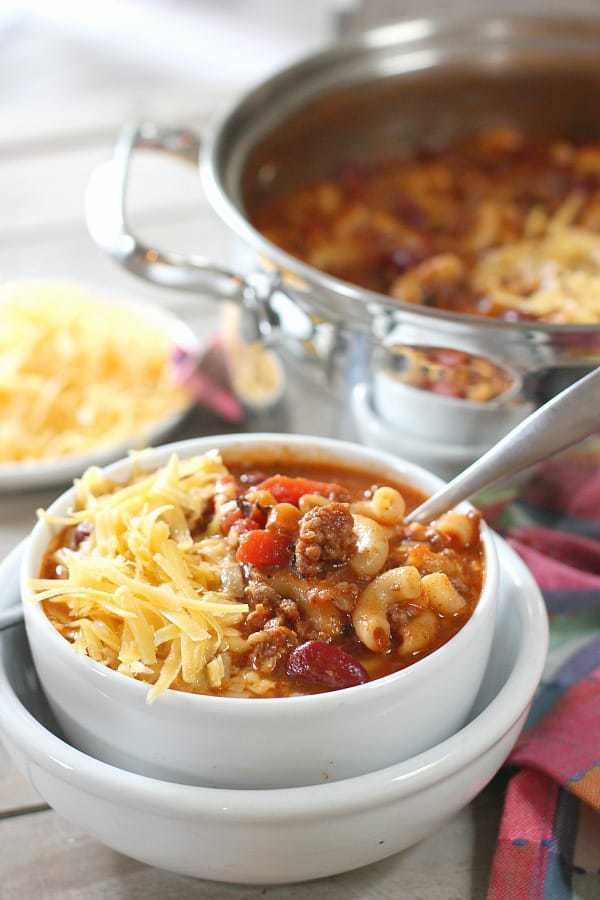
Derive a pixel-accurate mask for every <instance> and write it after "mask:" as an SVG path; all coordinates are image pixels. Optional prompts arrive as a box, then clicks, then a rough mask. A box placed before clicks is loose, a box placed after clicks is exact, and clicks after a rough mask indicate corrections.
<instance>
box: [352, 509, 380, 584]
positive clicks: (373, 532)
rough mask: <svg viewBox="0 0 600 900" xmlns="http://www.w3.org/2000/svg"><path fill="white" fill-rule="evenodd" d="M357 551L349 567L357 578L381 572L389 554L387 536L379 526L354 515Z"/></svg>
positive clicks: (372, 520)
mask: <svg viewBox="0 0 600 900" xmlns="http://www.w3.org/2000/svg"><path fill="white" fill-rule="evenodd" d="M353 518H354V534H355V536H356V547H357V551H356V553H355V554H354V556H353V557H352V559H351V560H350V565H351V566H352V568H353V570H354V571H355V572H356V574H357V575H358V576H359V577H364V578H368V577H369V576H371V575H377V573H378V572H381V570H382V569H383V567H384V565H385V562H386V560H387V558H388V553H389V542H388V538H387V535H386V533H385V531H384V529H383V528H382V527H381V525H380V524H379V523H378V522H376V521H375V520H374V519H370V518H369V517H368V516H361V515H354V516H353Z"/></svg>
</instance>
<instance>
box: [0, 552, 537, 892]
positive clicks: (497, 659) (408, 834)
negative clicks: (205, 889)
mask: <svg viewBox="0 0 600 900" xmlns="http://www.w3.org/2000/svg"><path fill="white" fill-rule="evenodd" d="M497 540H498V551H499V558H500V565H501V570H502V573H503V574H502V579H503V586H502V589H501V591H500V603H499V609H498V619H497V625H496V633H495V638H494V644H493V648H492V653H491V656H490V660H489V664H488V667H487V670H486V675H485V678H484V682H483V685H482V688H481V690H480V692H479V695H478V699H477V701H476V704H475V708H474V711H473V713H472V715H471V718H470V721H469V723H468V724H467V725H466V726H465V727H464V728H463V729H461V730H460V731H459V732H457V733H456V734H455V735H453V736H452V737H451V738H449V739H448V740H446V741H443V742H442V743H440V744H438V745H437V746H436V747H434V748H433V749H431V750H428V751H426V752H425V753H421V754H419V756H415V757H413V758H412V759H410V760H407V761H406V762H404V763H399V764H396V765H393V766H390V767H389V768H387V769H382V770H380V771H378V772H371V773H370V774H368V775H362V776H360V777H357V778H351V779H347V780H343V781H337V782H333V783H330V784H320V785H316V786H312V787H303V788H288V789H279V790H267V791H257V790H245V791H244V790H219V789H216V788H203V787H189V786H186V785H180V784H171V783H168V782H165V781H158V780H154V779H151V778H146V777H144V776H141V775H133V774H131V773H130V772H128V771H126V770H124V769H118V768H115V767H112V766H108V765H106V764H105V763H100V762H97V761H96V760H95V759H93V758H92V757H90V756H86V755H85V754H83V753H81V752H80V751H78V750H75V749H74V748H73V747H71V746H69V745H68V744H66V743H65V742H64V741H63V740H62V739H61V738H60V736H59V734H60V733H59V732H58V730H57V726H56V724H55V723H53V721H52V717H51V714H50V711H49V709H48V705H47V702H46V700H45V698H44V695H43V694H42V692H41V690H40V687H39V684H38V682H37V678H36V675H35V670H34V668H33V663H32V661H31V657H30V654H29V649H28V645H27V641H26V638H25V631H24V629H23V628H22V627H14V628H11V629H9V630H8V631H4V632H2V633H1V634H0V728H1V730H2V737H3V740H4V741H5V743H6V745H7V747H8V750H9V752H10V753H11V755H12V757H13V759H14V760H15V762H16V764H17V766H18V767H19V769H20V770H21V771H22V772H23V773H24V774H26V775H27V776H28V777H29V779H30V780H31V782H32V784H33V786H34V787H35V789H36V790H37V791H38V793H40V794H41V795H42V797H44V798H45V799H46V800H47V801H48V803H50V805H51V806H53V807H54V808H55V809H56V810H57V812H59V813H60V815H62V816H64V817H65V818H67V819H70V820H71V821H72V822H74V823H75V824H76V825H77V826H78V827H80V828H81V829H83V830H84V831H87V832H88V833H90V834H92V835H94V836H95V837H97V838H98V839H99V840H101V841H103V842H104V843H105V844H108V845H109V846H110V847H113V848H114V849H115V850H118V851H119V852H121V853H125V854H127V855H128V856H132V857H133V858H135V859H138V860H141V861H142V862H145V863H149V864H150V865H155V866H159V867H161V868H165V869H171V870H172V871H174V872H179V873H181V874H185V875H193V876H196V877H199V878H209V879H213V880H217V881H227V882H236V883H254V884H280V883H285V882H290V881H303V880H308V879H312V878H320V877H324V876H327V875H334V874H336V873H338V872H343V871H346V870H349V869H354V868H358V867H359V866H364V865H366V864H368V863H371V862H375V861H376V860H380V859H384V858H385V857H386V856H390V855H391V854H393V853H396V852H398V851H399V850H403V849H404V848H406V847H409V846H411V844H414V843H416V842H417V841H419V840H421V839H422V838H424V837H425V836H426V835H428V834H430V833H431V832H432V831H434V830H435V829H436V828H438V827H439V826H440V825H441V824H442V823H443V822H444V821H445V820H447V819H449V818H450V817H452V816H454V815H455V814H456V813H457V812H458V811H459V810H460V809H461V808H462V807H463V806H465V805H466V804H467V803H469V802H470V801H471V800H472V799H473V797H475V796H476V794H477V793H479V791H481V790H482V789H483V788H484V787H485V785H486V784H487V783H488V782H489V781H490V779H491V778H492V777H493V776H494V775H495V774H496V772H497V771H498V769H499V768H500V766H501V765H502V763H503V761H504V760H505V758H506V756H507V754H508V753H509V752H510V750H511V748H512V747H513V745H514V743H515V741H516V739H517V737H518V735H519V733H520V731H521V729H522V727H523V724H524V722H525V718H526V715H527V712H528V709H529V705H530V703H531V699H532V697H533V693H534V691H535V689H536V687H537V685H538V683H539V680H540V677H541V674H542V669H543V666H544V661H545V657H546V650H547V643H548V622H547V616H546V611H545V607H544V603H543V600H542V597H541V595H540V592H539V589H538V588H537V586H536V584H535V582H534V581H533V578H532V576H531V574H530V573H529V571H528V570H527V569H526V568H525V566H524V565H523V563H522V562H521V560H520V559H519V558H518V557H517V556H516V555H515V554H514V553H513V552H512V550H510V548H509V547H507V545H506V544H505V543H504V542H503V541H501V540H500V539H497ZM19 563H20V551H19V550H17V551H15V552H13V554H12V555H11V556H10V557H9V558H8V559H7V560H6V561H5V563H4V564H3V565H2V566H1V567H0V608H4V607H8V606H10V605H12V604H13V603H15V602H16V600H17V599H18V587H17V583H18V572H19ZM257 702H260V701H257Z"/></svg>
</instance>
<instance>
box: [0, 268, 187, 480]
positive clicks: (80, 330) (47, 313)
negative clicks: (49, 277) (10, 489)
mask: <svg viewBox="0 0 600 900" xmlns="http://www.w3.org/2000/svg"><path fill="white" fill-rule="evenodd" d="M171 352H172V341H171V340H170V338H169V336H168V335H166V334H164V333H163V332H161V331H160V330H159V329H158V327H157V326H156V325H153V324H151V323H149V322H147V321H146V320H145V318H144V316H143V313H142V312H139V313H136V311H135V310H132V307H130V306H129V307H128V306H120V305H118V304H115V303H110V302H104V301H103V300H102V299H101V298H97V297H94V296H92V295H90V294H88V293H87V292H86V291H84V290H83V289H82V288H80V287H79V286H77V285H75V284H70V283H66V282H47V281H40V282H28V281H24V282H14V283H11V284H6V285H4V286H3V287H2V288H1V289H0V463H12V462H21V461H24V460H34V459H54V458H59V457H65V456H70V455H73V454H77V453H83V452H85V451H87V450H89V449H90V448H97V447H98V448H99V447H103V446H109V445H111V444H117V443H123V442H129V443H133V442H135V441H139V440H140V439H141V440H143V439H144V438H145V435H146V434H147V432H148V429H149V428H150V427H151V426H152V425H155V424H158V423H159V422H160V421H162V420H164V419H165V418H167V417H168V416H169V415H171V414H175V413H176V412H177V411H179V410H181V409H182V408H183V407H184V406H185V404H186V399H185V394H184V392H183V391H182V389H181V388H180V387H177V386H176V385H175V384H174V383H173V382H172V380H171V377H170V372H169V359H170V355H171Z"/></svg>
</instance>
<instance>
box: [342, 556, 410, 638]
mask: <svg viewBox="0 0 600 900" xmlns="http://www.w3.org/2000/svg"><path fill="white" fill-rule="evenodd" d="M421 597H422V593H421V576H420V575H419V570H418V569H416V568H415V567H414V566H399V567H398V568H396V569H389V570H388V571H387V572H383V574H381V575H378V576H377V578H375V579H373V581H372V582H371V584H369V585H368V586H367V587H366V588H365V589H364V591H363V592H362V594H361V595H360V597H359V600H358V604H357V605H356V608H355V610H354V614H353V616H352V623H353V625H354V631H355V632H356V635H357V637H358V638H359V640H361V641H362V642H363V644H364V645H365V647H368V648H369V650H373V651H374V652H375V653H381V652H382V651H384V650H387V649H388V648H389V646H390V634H391V632H390V623H389V622H388V617H387V613H388V609H389V608H390V606H392V604H394V603H403V602H406V603H414V604H417V605H421Z"/></svg>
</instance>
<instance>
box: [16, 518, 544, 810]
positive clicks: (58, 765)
mask: <svg viewBox="0 0 600 900" xmlns="http://www.w3.org/2000/svg"><path fill="white" fill-rule="evenodd" d="M492 539H493V540H494V542H495V543H496V544H497V546H498V550H499V553H500V555H501V557H503V559H504V561H505V564H506V570H507V571H510V575H511V578H512V579H513V584H514V585H517V586H519V587H520V588H521V591H520V599H521V600H522V602H521V603H519V605H518V606H517V614H518V615H519V617H520V620H521V635H522V638H521V643H520V647H519V650H518V653H517V657H516V659H515V661H514V664H513V667H512V671H511V672H510V674H509V676H508V678H507V679H506V681H505V683H504V684H503V685H502V687H501V688H500V690H499V691H498V693H497V694H496V696H495V697H493V699H492V700H491V701H490V703H489V704H488V706H486V707H485V709H483V710H482V711H481V712H480V713H479V715H478V716H476V717H475V718H474V719H472V720H471V721H470V722H469V723H468V724H467V725H466V726H464V727H463V728H462V729H461V730H460V731H458V732H456V733H455V734H454V735H452V736H451V737H449V738H447V739H446V740H445V741H442V742H441V743H440V744H438V745H436V746H435V747H433V748H431V749H429V750H426V751H424V752H423V753H420V754H418V755H417V756H414V757H412V758H411V759H409V760H405V761H404V762H401V763H396V764H394V765H392V766H389V767H387V768H385V769H380V770H379V771H375V772H370V773H367V774H366V775H360V776H357V777H355V778H350V779H344V780H341V781H334V782H329V783H324V784H318V785H311V786H308V787H295V788H275V789H270V790H256V789H243V790H240V789H237V790H234V789H230V788H211V787H199V786H189V785H184V784H176V783H172V782H167V781H161V780H159V779H153V778H149V777H147V776H144V775H137V774H134V773H131V772H128V771H126V770H123V769H119V768H117V767H115V766H111V765H108V764H107V763H103V762H99V761H98V760H96V759H94V758H93V757H90V756H88V755H87V754H85V753H83V752H81V751H80V750H76V749H75V748H74V747H72V746H71V745H70V744H67V743H66V741H64V740H62V739H61V738H59V737H57V736H56V735H55V734H53V733H52V732H51V731H49V730H48V729H47V728H46V727H45V726H44V725H42V724H41V723H40V722H39V721H38V720H37V719H36V718H35V717H34V716H33V715H32V714H31V713H30V712H29V711H28V710H27V709H26V708H25V706H24V705H23V704H22V703H21V701H20V700H19V698H18V696H17V694H16V693H15V690H14V688H13V686H12V684H11V683H10V681H9V680H8V676H7V673H6V669H5V666H4V653H3V652H2V640H1V637H0V724H1V725H2V727H3V732H4V734H5V736H6V737H7V738H8V740H9V742H11V743H12V742H14V743H15V744H16V746H17V748H18V749H20V751H21V752H22V753H23V754H25V755H26V756H27V758H28V760H31V761H33V762H34V764H36V765H38V766H40V767H41V768H42V769H43V770H44V771H47V772H49V773H50V774H51V775H52V776H54V777H56V778H59V779H60V780H61V781H63V782H65V783H67V784H70V783H75V785H76V786H77V787H79V788H80V789H82V790H85V791H86V792H88V793H89V792H91V793H92V794H94V795H96V796H99V797H101V798H102V799H104V800H109V801H113V802H115V803H118V804H120V805H122V804H123V801H124V798H125V797H126V798H127V802H128V804H129V805H133V806H135V807H137V808H140V809H143V810H145V811H147V812H150V813H156V814H159V815H169V816H171V817H173V818H176V819H180V820H181V819H183V820H188V819H195V818H198V817H201V818H203V819H208V820H215V821H218V820H222V819H223V818H224V817H225V818H229V817H230V818H231V819H232V820H233V821H236V822H246V823H248V824H251V823H253V824H259V825H260V824H261V823H264V822H269V823H272V822H275V821H282V822H283V821H288V820H289V819H290V817H293V818H294V820H296V821H310V820H312V819H315V818H318V817H321V816H323V815H327V816H332V815H335V816H340V815H345V814H348V813H351V812H356V811H360V810H367V809H369V808H372V807H374V806H379V805H385V804H391V803H394V802H397V801H398V800H399V799H401V798H403V797H407V796H411V795H413V794H415V793H417V792H419V791H421V790H424V789H427V788H430V787H431V786H432V785H435V784H437V783H438V782H440V781H443V780H445V779H447V778H449V777H451V776H452V775H454V774H455V773H456V772H458V771H460V770H461V769H464V768H465V767H466V766H468V765H470V764H471V763H472V762H474V760H476V759H477V758H479V757H480V756H482V755H483V754H484V753H486V752H488V751H489V750H490V749H491V748H492V747H494V746H495V745H496V744H498V743H499V742H500V741H501V740H502V739H503V738H504V737H505V735H506V734H508V732H509V731H510V730H511V729H512V728H513V727H514V726H515V725H516V724H517V722H518V721H519V719H520V718H521V717H522V716H523V715H524V714H525V712H526V710H527V708H528V706H529V704H530V703H531V699H532V697H533V694H534V692H535V690H536V688H537V686H538V684H539V680H540V678H541V675H542V671H543V668H544V664H545V660H546V653H547V647H548V616H547V613H546V607H545V605H544V601H543V598H542V595H541V591H540V589H539V587H538V586H537V584H536V582H535V580H534V578H533V575H532V574H531V572H530V571H529V569H528V568H527V567H526V565H525V564H524V563H523V561H522V560H521V559H520V558H519V557H518V556H517V554H516V553H515V552H514V550H512V548H510V547H509V546H508V545H507V544H506V543H505V541H504V540H502V539H501V538H500V537H498V535H493V538H492ZM24 543H25V542H23V543H22V544H20V545H19V546H18V547H17V548H15V550H13V552H12V553H11V554H10V555H9V557H7V559H6V560H5V562H4V563H3V564H2V565H1V566H0V574H2V573H4V574H8V570H9V568H10V567H11V565H12V566H14V567H15V568H16V567H17V563H18V558H19V555H20V554H22V552H23V549H24V548H23V544H24ZM9 603H10V601H9ZM0 605H1V603H0Z"/></svg>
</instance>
